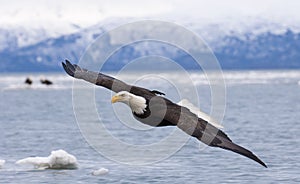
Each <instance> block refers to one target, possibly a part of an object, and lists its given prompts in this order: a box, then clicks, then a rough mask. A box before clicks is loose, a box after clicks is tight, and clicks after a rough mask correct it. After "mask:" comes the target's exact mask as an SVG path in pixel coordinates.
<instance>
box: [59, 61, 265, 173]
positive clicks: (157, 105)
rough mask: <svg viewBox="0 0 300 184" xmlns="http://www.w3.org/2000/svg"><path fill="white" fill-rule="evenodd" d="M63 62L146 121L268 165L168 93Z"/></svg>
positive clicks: (77, 76)
mask: <svg viewBox="0 0 300 184" xmlns="http://www.w3.org/2000/svg"><path fill="white" fill-rule="evenodd" d="M62 66H63V68H64V70H65V71H66V73H67V74H69V75H70V76H72V77H74V78H76V79H83V80H85V81H88V82H90V83H93V84H96V85H98V86H102V87H104V88H107V89H109V90H112V91H114V92H115V93H116V94H115V95H114V96H113V97H112V99H111V102H112V103H116V102H122V103H125V104H127V105H128V106H129V107H130V109H131V111H132V114H133V116H134V118H136V119H137V120H138V121H140V122H142V123H144V124H147V125H150V126H154V127H162V126H177V127H178V128H180V129H181V130H182V131H184V132H185V133H187V134H189V135H191V136H193V137H195V138H196V139H198V140H200V141H201V142H203V143H204V144H206V145H208V146H212V147H219V148H223V149H226V150H230V151H233V152H235V153H238V154H241V155H243V156H245V157H248V158H250V159H252V160H254V161H256V162H258V163H259V164H261V165H262V166H264V167H267V165H266V164H265V163H264V162H263V161H261V160H260V159H259V158H258V157H257V156H256V155H254V154H253V153H252V152H251V151H249V150H247V149H245V148H243V147H242V146H239V145H237V144H235V143H234V142H232V140H230V138H229V137H228V136H227V135H226V134H225V133H224V132H223V131H222V130H220V129H218V128H217V127H216V126H214V124H213V123H211V122H209V120H208V119H207V118H201V117H199V115H197V114H196V113H195V112H194V111H193V110H190V109H189V108H187V106H183V105H182V104H176V103H173V102H172V101H170V100H169V99H167V98H165V97H163V95H165V94H164V93H162V92H159V91H157V90H149V89H146V88H142V87H138V86H133V85H129V84H126V83H125V82H123V81H120V80H118V79H115V78H113V77H110V76H108V75H104V74H102V73H97V72H93V71H89V70H87V69H83V68H81V67H79V66H78V65H76V64H71V63H70V62H69V61H68V60H66V62H65V63H64V62H62Z"/></svg>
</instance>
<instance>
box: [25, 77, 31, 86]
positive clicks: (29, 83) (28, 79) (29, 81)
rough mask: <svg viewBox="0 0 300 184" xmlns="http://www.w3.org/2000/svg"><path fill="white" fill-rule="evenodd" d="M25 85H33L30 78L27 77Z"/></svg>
mask: <svg viewBox="0 0 300 184" xmlns="http://www.w3.org/2000/svg"><path fill="white" fill-rule="evenodd" d="M24 83H25V84H28V85H31V84H32V80H31V79H30V78H29V77H27V78H26V80H25V82H24Z"/></svg>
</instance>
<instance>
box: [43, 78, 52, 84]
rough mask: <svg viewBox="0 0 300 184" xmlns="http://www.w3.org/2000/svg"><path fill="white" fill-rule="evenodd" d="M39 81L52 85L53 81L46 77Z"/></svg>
mask: <svg viewBox="0 0 300 184" xmlns="http://www.w3.org/2000/svg"><path fill="white" fill-rule="evenodd" d="M40 82H41V83H42V84H45V85H52V84H53V82H52V81H50V80H48V79H41V80H40Z"/></svg>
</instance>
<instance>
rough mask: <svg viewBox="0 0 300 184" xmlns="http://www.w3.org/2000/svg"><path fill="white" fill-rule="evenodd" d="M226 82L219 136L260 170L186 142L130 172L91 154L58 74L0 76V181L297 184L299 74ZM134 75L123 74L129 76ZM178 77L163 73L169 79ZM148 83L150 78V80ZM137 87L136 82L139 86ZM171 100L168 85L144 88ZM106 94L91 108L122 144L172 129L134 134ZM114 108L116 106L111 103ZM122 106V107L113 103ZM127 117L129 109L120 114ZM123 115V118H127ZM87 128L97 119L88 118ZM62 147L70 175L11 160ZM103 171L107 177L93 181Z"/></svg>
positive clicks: (200, 84) (197, 78)
mask: <svg viewBox="0 0 300 184" xmlns="http://www.w3.org/2000/svg"><path fill="white" fill-rule="evenodd" d="M224 75H225V80H226V84H227V92H226V112H225V117H224V121H223V125H224V127H225V128H224V130H225V132H227V134H228V135H229V136H230V137H231V138H232V140H234V141H235V142H236V143H239V144H241V145H243V146H245V147H247V148H249V149H251V150H252V151H253V152H255V153H256V154H257V155H259V157H260V158H261V159H262V160H263V161H264V162H266V164H267V165H268V166H269V168H267V169H266V168H263V167H261V166H260V165H258V164H256V163H255V162H253V161H251V160H249V159H247V158H244V157H241V156H239V155H237V154H234V153H232V152H228V151H224V150H221V149H217V148H206V149H204V150H200V149H199V143H198V141H196V140H194V139H190V140H189V141H188V142H187V144H186V145H185V146H183V147H182V148H181V149H180V150H179V151H178V152H177V153H175V154H173V155H171V156H170V157H169V158H167V159H164V160H162V161H160V162H157V163H154V164H149V165H144V166H133V165H125V164H120V163H118V162H115V161H112V160H109V159H108V158H106V157H105V156H103V155H101V154H99V153H98V152H97V151H96V150H94V149H93V148H91V146H89V144H88V143H87V142H86V141H85V139H84V138H83V136H82V135H81V133H80V131H79V128H78V125H77V123H76V119H75V116H74V112H73V105H72V81H73V80H72V79H71V78H70V77H68V76H66V75H63V74H47V75H46V74H44V76H47V78H49V79H51V80H52V81H53V82H54V85H53V86H50V87H46V86H42V85H40V84H38V80H39V78H40V77H42V76H41V75H39V74H30V76H31V77H32V79H33V81H34V84H33V86H32V87H26V86H25V85H24V84H22V83H23V81H24V80H25V77H26V76H29V74H28V75H25V74H7V75H4V74H2V75H0V99H1V104H0V112H1V113H0V117H1V118H0V125H1V129H0V159H4V160H6V164H5V165H4V166H3V168H2V169H0V183H70V182H72V183H96V182H97V183H141V182H147V183H149V182H153V183H167V182H172V183H253V182H255V183H299V182H300V175H299V173H300V172H299V170H300V169H299V168H300V154H299V153H300V139H299V131H300V113H299V112H300V103H299V102H300V71H268V72H266V71H259V72H253V71H252V72H248V71H243V72H225V74H224ZM136 76H137V75H133V76H123V77H124V78H122V79H123V80H125V79H126V77H127V78H135V77H136ZM172 77H173V78H174V77H175V78H178V79H180V76H176V75H174V74H170V78H172ZM193 78H194V82H195V84H196V85H197V88H198V90H199V91H201V96H200V97H199V98H200V101H201V107H203V109H204V111H206V112H209V108H210V102H209V99H210V89H209V86H208V85H207V81H206V80H205V76H204V75H202V74H194V75H193ZM153 80H154V79H153ZM141 84H142V82H141ZM144 86H146V87H152V88H155V89H159V90H161V91H164V92H166V93H167V97H168V98H171V99H172V100H178V99H177V97H176V94H172V90H171V89H172V87H170V86H168V85H164V84H163V82H162V83H160V82H157V81H155V80H154V81H152V82H151V80H150V82H147V83H146V85H145V84H144ZM110 95H111V93H110V92H109V91H108V90H105V89H103V88H97V89H96V95H95V102H96V107H97V109H98V111H101V114H103V116H104V117H101V118H103V122H104V124H105V126H106V127H107V128H108V129H109V130H110V131H111V133H112V134H113V135H114V136H116V137H119V138H120V139H122V140H123V141H128V142H135V141H136V142H139V143H141V144H143V143H144V144H148V143H149V142H151V141H155V140H159V139H160V138H162V137H163V136H164V135H165V134H167V133H168V132H170V131H172V130H173V129H174V128H171V127H170V128H169V127H167V128H155V129H151V130H149V131H150V133H149V132H147V130H146V131H139V132H138V133H135V131H134V130H131V129H130V128H128V127H126V126H123V125H122V124H121V123H120V122H119V121H118V120H117V119H116V117H115V115H114V113H113V111H112V110H111V104H110V99H109V98H110ZM114 106H115V105H114ZM120 106H121V107H124V109H125V110H126V107H125V106H122V105H120ZM127 111H128V109H127ZM127 111H126V112H127ZM86 121H87V122H92V121H96V120H95V119H91V118H89V117H87V118H86ZM57 149H64V150H66V151H67V152H69V153H71V154H73V155H75V156H76V157H77V159H78V162H79V168H78V169H77V170H36V169H34V168H33V167H32V166H19V165H16V164H15V162H16V161H17V160H19V159H22V158H26V157H29V156H48V155H49V154H50V152H51V151H52V150H57ZM101 167H105V168H107V169H109V173H108V174H106V175H104V176H93V175H91V172H92V171H93V170H95V169H99V168H101Z"/></svg>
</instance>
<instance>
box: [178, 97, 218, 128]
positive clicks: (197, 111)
mask: <svg viewBox="0 0 300 184" xmlns="http://www.w3.org/2000/svg"><path fill="white" fill-rule="evenodd" d="M177 104H178V105H181V106H183V107H186V108H188V109H189V110H190V111H191V112H192V113H194V114H196V115H197V116H198V118H201V119H203V120H205V121H207V122H209V123H210V124H212V125H213V126H215V127H217V128H224V127H223V126H222V125H221V124H220V123H218V122H217V121H216V120H215V119H214V118H212V117H210V116H209V115H208V114H206V113H205V112H202V111H201V110H200V109H199V108H198V107H196V106H194V105H193V104H192V103H191V102H189V101H188V100H187V99H183V100H181V101H180V102H178V103H177Z"/></svg>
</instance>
